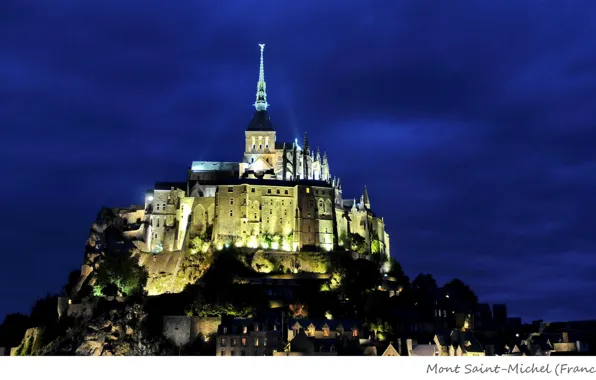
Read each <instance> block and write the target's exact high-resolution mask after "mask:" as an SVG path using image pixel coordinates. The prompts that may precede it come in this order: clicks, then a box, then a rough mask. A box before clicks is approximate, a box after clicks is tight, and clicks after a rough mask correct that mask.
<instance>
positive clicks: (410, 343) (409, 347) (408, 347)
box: [406, 339, 412, 355]
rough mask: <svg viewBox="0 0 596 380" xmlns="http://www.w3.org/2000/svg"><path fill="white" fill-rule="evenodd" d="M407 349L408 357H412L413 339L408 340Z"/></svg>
mask: <svg viewBox="0 0 596 380" xmlns="http://www.w3.org/2000/svg"><path fill="white" fill-rule="evenodd" d="M406 347H407V349H408V355H410V352H412V339H407V340H406Z"/></svg>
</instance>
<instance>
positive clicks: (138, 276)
mask: <svg viewBox="0 0 596 380" xmlns="http://www.w3.org/2000/svg"><path fill="white" fill-rule="evenodd" d="M147 277H148V273H147V270H146V269H145V268H143V267H141V266H140V265H139V262H138V259H137V258H136V257H134V256H131V255H130V254H127V253H124V252H114V253H107V254H106V255H105V256H104V258H103V260H102V261H101V263H100V265H99V268H98V269H97V272H96V279H97V280H96V283H95V285H94V293H95V294H96V295H124V296H134V295H140V294H142V293H143V291H144V288H145V285H146V284H147ZM114 293H115V294H114Z"/></svg>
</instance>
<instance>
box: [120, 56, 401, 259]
mask: <svg viewBox="0 0 596 380" xmlns="http://www.w3.org/2000/svg"><path fill="white" fill-rule="evenodd" d="M264 46H265V45H260V48H261V60H260V69H259V80H258V83H257V94H256V101H255V103H254V107H255V113H254V116H253V118H252V120H251V121H250V123H249V124H248V127H247V128H246V130H245V133H244V139H245V148H244V155H243V156H242V159H241V160H240V161H239V162H236V161H234V162H210V161H196V162H193V163H192V165H191V167H190V168H189V169H188V171H187V178H186V181H185V182H181V183H157V184H156V185H155V187H154V189H151V190H149V191H147V192H146V196H145V204H144V206H140V207H138V208H137V209H134V210H128V211H126V212H125V214H128V215H127V216H126V215H124V216H123V217H125V218H127V219H128V221H129V222H128V223H134V221H135V220H136V221H137V222H138V221H142V224H143V225H144V228H142V229H141V230H139V233H140V235H141V236H138V240H139V242H140V244H138V246H139V248H140V249H141V250H142V251H145V252H160V251H177V250H182V249H184V248H185V247H186V246H187V245H188V242H189V241H190V239H193V238H195V237H200V238H201V239H203V240H204V241H207V242H211V243H212V244H213V246H214V247H215V248H220V249H221V248H223V247H224V246H229V245H235V246H237V247H252V248H263V249H269V250H280V251H300V250H309V251H312V250H316V251H331V250H336V249H341V248H340V247H344V248H346V249H347V250H351V248H352V247H353V241H354V240H358V241H359V242H360V244H361V245H362V246H363V247H364V249H365V251H366V252H374V253H380V254H383V255H386V256H387V257H388V256H389V235H388V234H387V233H386V232H385V225H384V221H383V218H381V217H378V216H377V215H376V214H375V213H373V211H372V209H371V203H370V199H369V196H368V192H367V189H366V187H365V188H364V191H363V193H362V194H361V195H360V196H359V197H358V198H357V199H356V198H354V199H344V198H343V193H342V186H341V182H340V180H339V178H337V179H336V178H332V177H331V171H330V166H329V162H328V160H327V154H326V153H323V154H322V155H321V153H320V151H319V149H318V148H317V149H316V151H313V150H312V149H311V146H310V145H309V141H308V136H307V135H306V133H305V135H304V140H303V141H302V142H301V144H299V143H298V141H294V142H279V141H277V138H276V130H275V128H274V126H273V124H272V123H271V120H270V118H269V113H268V108H269V104H268V103H267V91H266V89H267V88H266V83H265V71H264V63H263V50H264ZM349 242H352V243H349ZM348 244H350V245H349V246H348Z"/></svg>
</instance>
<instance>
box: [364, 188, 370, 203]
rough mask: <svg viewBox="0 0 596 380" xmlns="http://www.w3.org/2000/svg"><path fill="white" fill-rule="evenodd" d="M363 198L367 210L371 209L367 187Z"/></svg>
mask: <svg viewBox="0 0 596 380" xmlns="http://www.w3.org/2000/svg"><path fill="white" fill-rule="evenodd" d="M362 198H363V199H362V201H363V202H364V205H365V206H366V208H370V198H369V197H368V190H367V189H366V186H364V193H363V194H362Z"/></svg>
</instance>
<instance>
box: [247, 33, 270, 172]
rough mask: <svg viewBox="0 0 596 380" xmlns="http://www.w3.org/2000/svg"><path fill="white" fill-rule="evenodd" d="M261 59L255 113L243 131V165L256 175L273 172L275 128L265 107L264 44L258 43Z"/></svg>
mask: <svg viewBox="0 0 596 380" xmlns="http://www.w3.org/2000/svg"><path fill="white" fill-rule="evenodd" d="M259 46H260V47H261V61H260V65H259V81H258V82H257V98H256V101H255V103H254V107H255V113H254V115H253V117H252V120H251V121H250V124H249V125H248V128H247V129H246V132H245V142H246V143H245V148H244V159H243V164H244V165H243V166H244V170H243V172H245V171H249V172H253V173H254V174H255V175H256V176H262V175H263V174H265V173H273V172H275V167H276V162H275V158H276V155H275V137H276V136H275V129H274V128H273V124H272V123H271V120H270V119H269V114H268V113H267V108H268V107H269V103H267V84H266V83H265V65H264V61H263V50H264V49H265V44H260V45H259Z"/></svg>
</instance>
